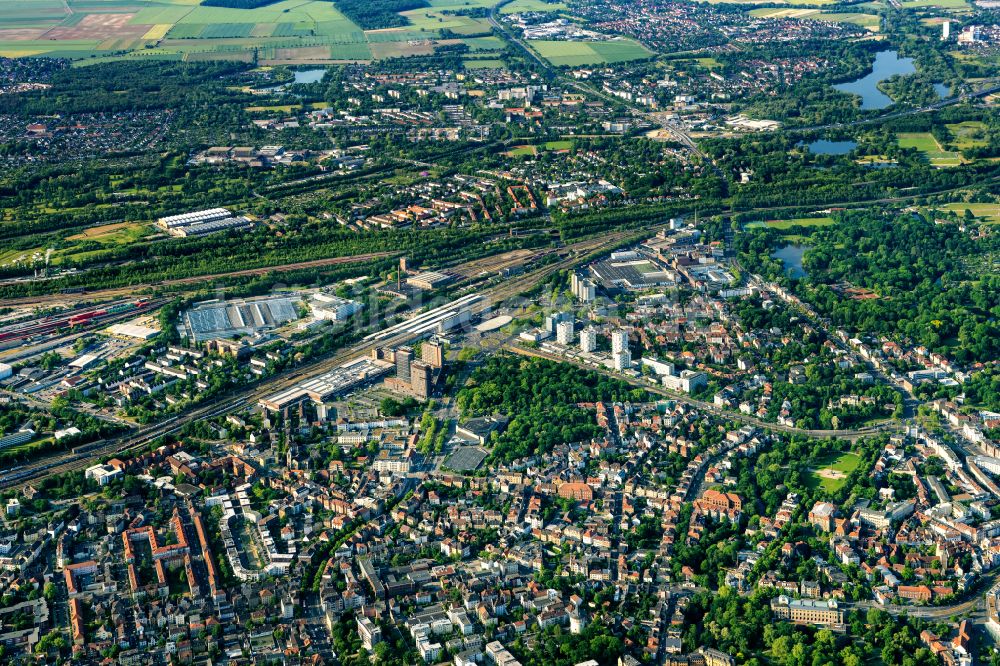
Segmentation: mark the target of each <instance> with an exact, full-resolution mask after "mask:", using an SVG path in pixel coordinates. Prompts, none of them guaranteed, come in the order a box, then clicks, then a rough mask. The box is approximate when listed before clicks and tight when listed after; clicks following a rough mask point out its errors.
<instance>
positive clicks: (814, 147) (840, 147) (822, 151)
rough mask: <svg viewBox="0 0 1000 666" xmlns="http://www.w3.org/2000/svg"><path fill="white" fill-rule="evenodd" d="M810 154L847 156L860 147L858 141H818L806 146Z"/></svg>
mask: <svg viewBox="0 0 1000 666" xmlns="http://www.w3.org/2000/svg"><path fill="white" fill-rule="evenodd" d="M804 145H805V147H806V148H808V149H809V152H810V153H814V154H816V155H846V154H847V153H849V152H851V151H852V150H854V149H855V148H857V147H858V142H857V141H829V140H827V139H817V140H816V141H813V142H812V143H807V144H804Z"/></svg>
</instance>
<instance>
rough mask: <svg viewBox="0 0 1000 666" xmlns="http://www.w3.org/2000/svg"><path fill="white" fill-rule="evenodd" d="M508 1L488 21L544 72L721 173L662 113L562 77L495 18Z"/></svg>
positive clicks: (491, 11)
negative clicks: (658, 132)
mask: <svg viewBox="0 0 1000 666" xmlns="http://www.w3.org/2000/svg"><path fill="white" fill-rule="evenodd" d="M510 1H511V0H504V2H501V3H499V4H497V5H494V6H493V7H492V8H491V9H490V13H489V15H488V17H487V20H488V21H489V22H490V25H492V26H493V27H494V28H496V29H497V30H499V31H500V32H501V33H503V35H504V36H505V37H506V38H507V40H508V41H510V42H511V43H513V44H516V45H517V46H518V47H520V49H521V50H522V51H524V52H525V53H526V54H527V55H528V57H529V58H531V59H532V60H534V61H535V62H537V63H538V64H539V65H540V66H541V67H542V68H543V69H544V70H545V71H546V72H548V73H549V76H551V77H553V78H555V79H558V80H559V81H560V83H562V84H563V85H566V86H568V87H570V88H575V89H577V90H579V91H580V92H582V93H584V94H589V95H591V96H593V97H598V98H600V99H603V100H604V101H606V102H610V103H612V104H621V105H623V106H627V107H628V108H630V109H631V110H632V111H633V113H635V114H637V115H639V116H642V117H644V118H646V119H647V120H649V121H650V122H652V123H653V124H654V125H658V126H659V127H660V128H661V129H663V130H664V131H666V132H669V133H670V134H671V136H673V137H674V138H675V139H676V140H677V142H678V143H680V144H682V145H683V146H684V147H685V148H687V149H688V152H690V153H691V154H692V155H695V156H697V157H699V158H701V159H702V160H704V162H705V163H706V164H709V165H711V166H712V168H713V169H715V171H716V172H717V173H719V174H720V175H721V171H720V170H719V168H718V167H717V166H716V165H715V163H714V162H712V160H711V159H710V158H709V157H708V155H706V154H705V153H704V152H702V150H701V149H700V148H699V147H698V145H697V144H696V143H695V142H694V140H693V139H692V138H691V136H690V135H689V134H688V133H687V132H686V131H685V130H684V129H683V128H682V127H680V126H678V125H674V124H673V123H671V122H669V121H668V120H667V119H666V118H665V117H663V115H662V114H657V113H650V112H648V111H646V110H645V109H641V108H639V107H637V106H635V105H633V104H631V103H629V102H627V101H626V100H623V99H621V98H619V97H615V96H614V95H609V94H608V93H606V92H604V91H603V90H598V89H596V88H594V87H593V86H591V85H588V84H586V83H583V82H582V81H576V80H574V79H568V78H566V77H564V76H563V75H562V74H561V73H560V72H558V71H557V70H556V69H555V68H554V67H553V66H552V65H551V64H550V63H549V62H548V61H547V60H545V58H542V57H541V56H540V55H538V53H536V52H535V51H534V49H532V48H531V47H530V46H528V45H527V44H525V43H524V40H522V39H521V38H520V37H517V36H516V35H514V33H512V32H511V31H510V30H509V29H508V28H507V26H506V25H504V23H503V22H502V21H500V20H499V19H498V18H497V11H498V10H499V9H500V8H501V7H503V6H504V5H506V4H507V3H508V2H510Z"/></svg>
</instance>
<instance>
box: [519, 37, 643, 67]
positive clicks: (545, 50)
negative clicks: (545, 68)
mask: <svg viewBox="0 0 1000 666" xmlns="http://www.w3.org/2000/svg"><path fill="white" fill-rule="evenodd" d="M528 44H530V45H531V48H533V49H534V50H535V51H536V52H537V53H538V55H540V56H542V57H543V58H545V59H546V60H548V61H549V62H550V63H552V64H553V65H556V66H557V67H581V66H586V65H603V64H607V63H613V62H625V61H627V60H639V59H641V58H648V57H649V56H651V55H653V54H652V52H651V51H650V50H649V49H647V48H646V47H645V46H643V45H642V44H640V43H639V42H637V41H634V40H631V39H615V40H612V41H607V42H569V41H550V40H542V39H534V40H528Z"/></svg>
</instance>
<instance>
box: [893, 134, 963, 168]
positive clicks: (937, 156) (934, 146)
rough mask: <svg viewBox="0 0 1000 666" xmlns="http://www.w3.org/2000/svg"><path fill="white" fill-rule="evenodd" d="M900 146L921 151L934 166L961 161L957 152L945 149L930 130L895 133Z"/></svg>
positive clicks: (958, 163)
mask: <svg viewBox="0 0 1000 666" xmlns="http://www.w3.org/2000/svg"><path fill="white" fill-rule="evenodd" d="M896 143H898V144H899V147H900V148H914V149H916V150H918V151H919V152H921V153H923V154H924V156H925V157H926V158H927V161H928V162H930V164H931V166H935V167H950V166H959V165H960V164H962V163H963V161H964V160H963V159H962V156H961V155H959V154H958V153H953V152H951V151H947V150H945V149H944V148H943V147H942V146H941V144H939V143H938V141H937V139H935V138H934V135H933V134H931V133H930V132H902V133H900V134H897V135H896Z"/></svg>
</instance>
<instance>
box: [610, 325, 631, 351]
mask: <svg viewBox="0 0 1000 666" xmlns="http://www.w3.org/2000/svg"><path fill="white" fill-rule="evenodd" d="M623 351H628V331H622V330H618V331H615V332H614V333H612V334H611V352H612V353H614V354H618V353H620V352H623Z"/></svg>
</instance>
